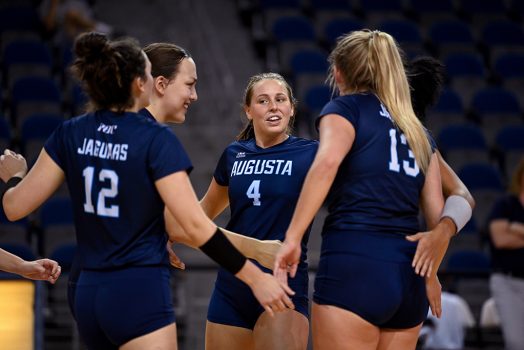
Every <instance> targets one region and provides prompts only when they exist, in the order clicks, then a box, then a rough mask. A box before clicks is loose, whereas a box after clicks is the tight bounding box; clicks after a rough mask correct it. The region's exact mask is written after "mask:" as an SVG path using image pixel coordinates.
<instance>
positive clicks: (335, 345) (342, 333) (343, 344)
mask: <svg viewBox="0 0 524 350" xmlns="http://www.w3.org/2000/svg"><path fill="white" fill-rule="evenodd" d="M311 323H312V331H313V334H312V335H313V348H314V349H315V350H338V349H340V350H342V349H359V350H374V349H376V347H377V345H378V341H379V336H380V329H379V328H378V327H376V326H374V325H373V324H371V323H369V322H368V321H366V320H364V319H363V318H361V317H360V316H358V315H357V314H355V313H353V312H351V311H347V310H344V309H342V308H339V307H336V306H332V305H319V304H317V303H313V307H312V312H311Z"/></svg>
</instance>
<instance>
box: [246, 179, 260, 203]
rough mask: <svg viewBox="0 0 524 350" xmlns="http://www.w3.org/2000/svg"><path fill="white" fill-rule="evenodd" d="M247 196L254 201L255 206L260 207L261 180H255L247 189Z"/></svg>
mask: <svg viewBox="0 0 524 350" xmlns="http://www.w3.org/2000/svg"><path fill="white" fill-rule="evenodd" d="M246 196H247V198H251V199H252V200H253V205H255V206H257V207H258V206H260V204H261V203H260V180H253V182H252V183H251V185H249V188H248V189H247V192H246Z"/></svg>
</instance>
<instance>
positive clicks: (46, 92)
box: [11, 77, 62, 127]
mask: <svg viewBox="0 0 524 350" xmlns="http://www.w3.org/2000/svg"><path fill="white" fill-rule="evenodd" d="M35 113H55V114H60V113H62V96H61V93H60V90H59V89H58V85H57V84H56V82H55V81H54V80H52V79H49V78H44V77H25V78H20V79H18V80H17V81H15V82H14V84H13V90H12V96H11V118H12V119H13V125H15V126H17V127H18V126H19V125H21V123H23V121H24V119H25V118H27V117H28V116H29V115H31V114H35Z"/></svg>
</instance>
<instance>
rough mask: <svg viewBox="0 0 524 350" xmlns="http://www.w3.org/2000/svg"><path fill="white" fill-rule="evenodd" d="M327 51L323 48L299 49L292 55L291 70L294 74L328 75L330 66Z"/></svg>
mask: <svg viewBox="0 0 524 350" xmlns="http://www.w3.org/2000/svg"><path fill="white" fill-rule="evenodd" d="M327 58H328V56H327V53H325V52H324V51H321V50H311V49H306V50H299V51H297V52H295V53H294V54H293V56H292V57H291V72H292V73H293V76H297V75H300V74H307V73H321V74H324V75H326V74H327V69H328V67H329V65H328V62H327Z"/></svg>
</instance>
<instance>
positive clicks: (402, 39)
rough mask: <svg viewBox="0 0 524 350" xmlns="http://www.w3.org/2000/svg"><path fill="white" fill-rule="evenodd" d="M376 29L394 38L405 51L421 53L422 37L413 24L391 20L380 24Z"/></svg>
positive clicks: (406, 21)
mask: <svg viewBox="0 0 524 350" xmlns="http://www.w3.org/2000/svg"><path fill="white" fill-rule="evenodd" d="M378 28H379V29H380V30H382V31H384V32H386V33H388V34H390V35H391V36H392V37H394V38H395V40H396V41H397V42H398V43H399V44H400V46H401V47H402V49H404V50H405V51H408V50H419V51H423V48H422V47H423V42H422V35H421V33H420V30H419V27H418V26H417V25H416V24H415V23H413V22H411V21H408V20H397V19H391V20H385V21H382V22H380V23H379V25H378Z"/></svg>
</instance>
